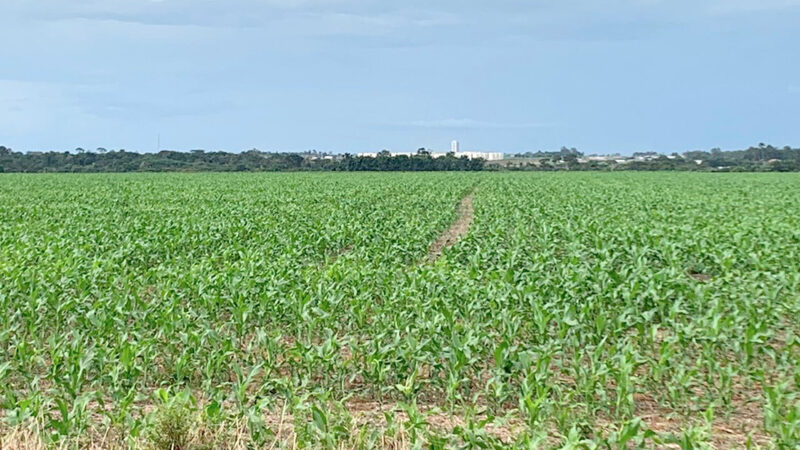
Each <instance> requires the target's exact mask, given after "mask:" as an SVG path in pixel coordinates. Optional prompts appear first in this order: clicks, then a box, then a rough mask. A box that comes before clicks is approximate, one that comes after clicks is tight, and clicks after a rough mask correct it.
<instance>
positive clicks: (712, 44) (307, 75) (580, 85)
mask: <svg viewBox="0 0 800 450" xmlns="http://www.w3.org/2000/svg"><path fill="white" fill-rule="evenodd" d="M798 24H800V0H547V1H545V0H483V1H478V0H402V1H390V0H224V1H221V0H69V1H64V0H0V27H1V28H0V29H2V30H3V33H2V37H0V61H2V63H0V145H5V146H8V147H12V148H13V149H15V150H21V151H33V150H60V151H64V150H74V149H75V148H76V147H82V148H86V149H95V148H97V147H104V148H107V149H119V148H124V149H127V150H129V151H140V152H151V151H156V150H157V149H158V148H159V136H160V148H162V149H174V150H191V149H207V150H227V151H242V150H247V149H251V148H258V149H260V150H263V151H303V150H311V149H315V150H318V151H328V152H334V153H345V152H350V153H357V152H367V151H376V150H381V149H389V150H393V151H412V150H415V149H417V148H419V147H426V148H430V149H434V150H445V149H448V148H449V145H450V144H449V143H450V141H451V140H452V139H458V140H459V141H460V142H461V148H462V149H467V150H485V151H502V152H506V153H516V152H525V151H536V150H547V149H558V148H560V147H561V146H568V147H577V148H578V149H580V150H581V151H584V152H585V153H587V154H592V153H616V152H619V153H622V154H630V153H632V152H636V151H658V152H662V153H671V152H675V151H677V152H682V151H686V150H693V149H709V148H713V147H721V148H723V149H737V148H746V147H748V146H750V145H755V144H758V143H760V142H765V143H771V144H774V145H779V146H784V145H792V146H800V106H799V105H800V27H798V26H797V25H798Z"/></svg>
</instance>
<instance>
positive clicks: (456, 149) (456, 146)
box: [450, 141, 458, 153]
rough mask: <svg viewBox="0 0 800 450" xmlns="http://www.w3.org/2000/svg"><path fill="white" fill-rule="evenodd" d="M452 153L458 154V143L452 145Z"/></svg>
mask: <svg viewBox="0 0 800 450" xmlns="http://www.w3.org/2000/svg"><path fill="white" fill-rule="evenodd" d="M450 151H451V152H453V153H458V141H453V142H451V143H450Z"/></svg>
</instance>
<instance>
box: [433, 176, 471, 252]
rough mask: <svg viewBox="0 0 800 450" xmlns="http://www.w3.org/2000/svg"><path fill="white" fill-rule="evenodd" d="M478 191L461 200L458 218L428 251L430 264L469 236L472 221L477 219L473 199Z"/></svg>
mask: <svg viewBox="0 0 800 450" xmlns="http://www.w3.org/2000/svg"><path fill="white" fill-rule="evenodd" d="M476 190H477V188H475V189H473V190H472V191H471V192H470V193H469V194H467V196H466V197H464V198H463V199H461V203H460V204H459V205H458V218H457V219H456V221H455V222H453V224H452V225H450V228H448V229H447V231H445V232H444V233H442V234H441V236H439V239H436V241H435V242H434V243H433V244H431V247H430V249H429V250H428V262H434V261H436V260H437V259H439V257H440V256H442V252H444V249H445V248H447V247H451V246H453V245H454V244H455V243H456V242H458V241H459V239H461V237H462V236H464V235H465V234H467V231H469V226H470V225H472V219H474V218H475V212H474V210H473V208H472V199H473V197H474V196H475V191H476Z"/></svg>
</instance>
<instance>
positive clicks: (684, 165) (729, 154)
mask: <svg viewBox="0 0 800 450" xmlns="http://www.w3.org/2000/svg"><path fill="white" fill-rule="evenodd" d="M513 157H514V158H518V159H521V160H522V161H524V162H520V163H507V162H509V161H511V160H506V161H501V162H500V164H498V163H494V162H493V163H487V162H486V161H484V160H482V159H468V158H466V157H460V158H457V157H455V155H454V154H452V153H449V154H447V155H446V156H443V157H439V158H434V157H432V156H431V154H430V152H428V151H427V150H425V149H424V148H422V149H419V150H418V151H417V153H416V154H413V155H410V156H408V155H395V156H392V155H391V154H390V153H389V152H388V151H382V152H380V153H378V154H377V155H376V156H354V155H351V154H345V155H343V156H342V155H339V156H334V155H329V154H325V153H319V152H316V151H310V152H304V153H270V152H262V151H259V150H256V149H253V150H248V151H245V152H241V153H228V152H222V151H204V150H192V151H190V152H176V151H168V150H165V151H161V152H158V153H136V152H129V151H125V150H112V151H108V150H106V149H104V148H98V149H97V150H96V151H86V150H84V149H82V148H77V149H75V151H74V152H28V153H22V152H15V151H12V150H11V149H10V148H7V147H4V146H0V172H267V171H480V170H525V171H559V170H597V171H605V170H644V171H646V170H653V171H655V170H674V171H717V172H768V171H777V172H798V171H800V149H797V148H790V147H783V148H778V147H774V146H771V145H766V144H759V145H758V146H755V147H750V148H748V149H745V150H734V151H722V150H720V149H718V148H715V149H711V150H710V151H688V152H685V153H683V154H682V155H678V154H677V153H673V154H672V155H670V156H666V155H660V154H657V153H653V152H642V153H635V154H634V159H630V158H628V159H627V160H626V161H624V163H618V162H617V160H616V159H615V158H610V159H607V160H604V161H597V160H591V159H587V158H584V154H583V153H582V152H580V151H578V150H577V149H575V148H566V147H563V148H562V149H561V150H560V151H555V152H542V151H539V152H527V153H519V154H516V155H514V156H513ZM620 158H623V160H624V159H625V157H620ZM503 163H506V164H503Z"/></svg>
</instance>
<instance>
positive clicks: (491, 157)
mask: <svg viewBox="0 0 800 450" xmlns="http://www.w3.org/2000/svg"><path fill="white" fill-rule="evenodd" d="M453 153H455V155H454V156H455V157H456V158H463V157H467V158H469V159H478V158H483V159H485V160H486V161H499V160H501V159H503V154H502V153H499V152H453ZM429 154H430V156H431V158H443V157H445V156H447V153H441V152H429ZM414 155H416V153H407V152H392V153H391V156H414ZM358 156H363V157H369V158H375V157H377V156H378V154H377V153H358Z"/></svg>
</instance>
